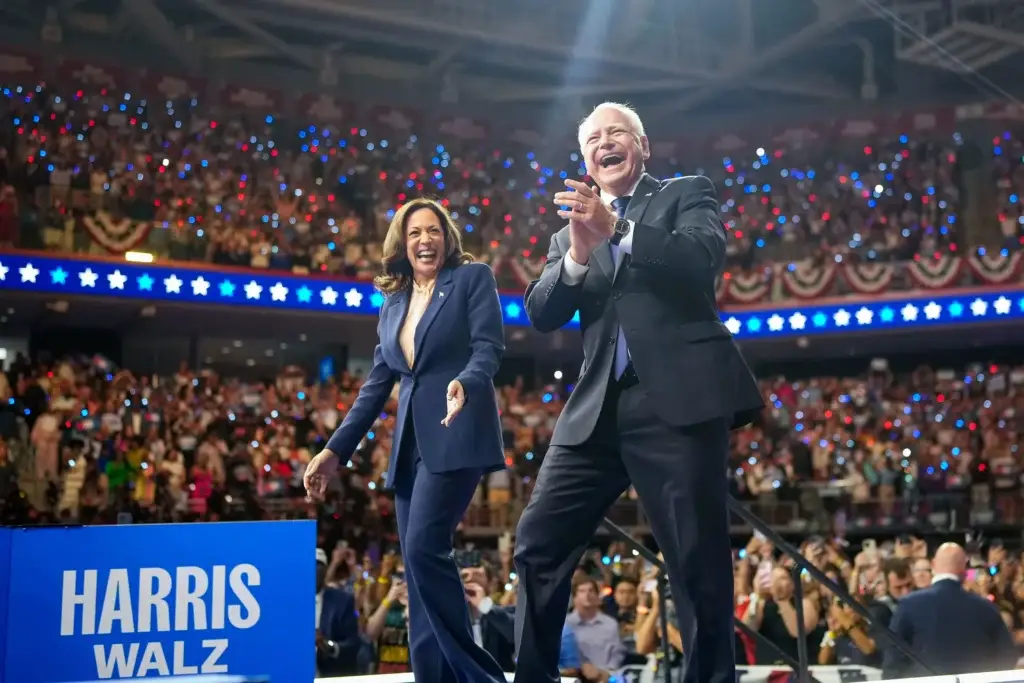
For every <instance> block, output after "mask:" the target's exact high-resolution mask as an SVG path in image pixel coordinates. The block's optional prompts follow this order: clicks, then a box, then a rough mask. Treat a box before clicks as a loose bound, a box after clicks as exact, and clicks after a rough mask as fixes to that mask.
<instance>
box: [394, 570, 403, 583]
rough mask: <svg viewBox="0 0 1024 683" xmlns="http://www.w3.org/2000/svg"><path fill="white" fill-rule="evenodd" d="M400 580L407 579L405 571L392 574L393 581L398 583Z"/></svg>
mask: <svg viewBox="0 0 1024 683" xmlns="http://www.w3.org/2000/svg"><path fill="white" fill-rule="evenodd" d="M398 581H405V572H395V573H394V574H392V575H391V583H397V582H398Z"/></svg>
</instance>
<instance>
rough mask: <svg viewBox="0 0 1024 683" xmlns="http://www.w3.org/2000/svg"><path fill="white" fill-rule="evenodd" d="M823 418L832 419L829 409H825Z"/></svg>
mask: <svg viewBox="0 0 1024 683" xmlns="http://www.w3.org/2000/svg"><path fill="white" fill-rule="evenodd" d="M825 418H826V419H828V420H831V419H832V411H831V410H826V411H825Z"/></svg>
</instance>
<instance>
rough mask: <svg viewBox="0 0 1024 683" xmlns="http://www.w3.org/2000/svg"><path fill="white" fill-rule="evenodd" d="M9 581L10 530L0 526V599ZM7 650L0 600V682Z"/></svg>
mask: <svg viewBox="0 0 1024 683" xmlns="http://www.w3.org/2000/svg"><path fill="white" fill-rule="evenodd" d="M10 583H11V530H10V529H8V528H6V527H0V601H6V600H7V596H8V594H9V593H10ZM6 652H7V610H6V609H4V607H3V602H0V683H3V682H4V680H9V679H5V678H4V671H3V663H4V662H5V661H6V660H5V659H4V655H5V654H6Z"/></svg>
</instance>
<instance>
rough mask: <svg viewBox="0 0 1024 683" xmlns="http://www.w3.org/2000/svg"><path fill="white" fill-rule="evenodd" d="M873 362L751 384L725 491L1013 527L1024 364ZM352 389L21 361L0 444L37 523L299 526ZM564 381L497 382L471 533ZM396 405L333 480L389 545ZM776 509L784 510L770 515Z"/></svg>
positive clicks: (495, 519)
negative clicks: (846, 370)
mask: <svg viewBox="0 0 1024 683" xmlns="http://www.w3.org/2000/svg"><path fill="white" fill-rule="evenodd" d="M873 368H874V369H873V370H871V371H869V372H866V373H865V374H863V375H859V376H850V377H818V378H804V379H787V378H784V377H775V378H764V379H762V380H761V382H760V386H761V390H762V393H763V395H764V397H765V399H766V401H767V402H768V403H769V407H768V408H767V409H766V410H765V412H764V413H763V415H762V417H761V419H759V420H758V421H757V422H756V423H755V424H753V425H751V426H750V427H747V428H745V429H742V430H739V431H737V432H735V433H734V434H733V443H732V448H731V458H732V461H731V464H730V472H729V475H730V478H731V482H732V488H733V493H734V495H736V496H737V497H738V498H740V499H742V500H746V501H751V502H755V503H756V504H757V505H758V510H759V512H761V513H762V514H764V515H765V516H766V517H769V518H770V519H771V521H773V522H775V523H778V524H780V525H781V526H786V525H789V524H792V523H794V522H796V523H798V524H803V525H806V526H805V527H804V528H805V529H807V530H809V531H818V532H821V533H827V532H829V531H831V530H832V528H833V527H834V526H835V525H839V527H840V528H858V527H866V526H875V525H898V524H899V523H901V522H902V521H903V520H905V519H906V518H907V517H912V516H914V515H915V514H918V513H922V512H924V513H933V512H935V513H942V512H944V513H947V514H948V513H950V512H952V511H954V510H955V511H956V512H957V513H958V514H959V515H960V516H961V519H965V520H977V521H978V522H985V521H991V520H992V519H994V518H997V517H998V519H999V520H1001V521H1007V522H1012V521H1014V520H1019V519H1020V518H1021V515H1022V513H1024V506H1022V505H1021V503H1020V502H1019V498H1020V476H1021V459H1020V455H1019V453H1018V445H1017V441H1018V439H1017V435H1018V433H1019V432H1020V430H1021V429H1022V425H1020V423H1019V420H1020V418H1019V415H1020V414H1022V411H1024V404H1022V400H1024V393H1022V392H1021V391H1020V387H1021V385H1022V384H1024V368H1020V367H1008V366H999V365H988V366H983V365H980V364H972V365H970V366H968V367H966V368H958V369H956V370H955V371H954V370H953V369H943V368H938V369H936V368H931V367H928V366H921V367H920V368H918V369H917V370H916V371H914V372H913V373H910V374H907V375H897V374H894V373H893V372H891V371H890V370H889V369H888V368H886V367H884V366H880V365H878V364H877V362H876V364H875V365H873ZM360 381H361V380H360V379H358V378H355V377H352V376H351V375H349V374H348V373H343V374H342V375H341V376H340V377H338V378H337V379H336V380H334V379H332V380H330V381H327V382H320V381H318V380H312V379H310V378H309V377H308V376H307V375H306V374H305V372H304V371H303V370H301V369H300V368H297V367H294V366H291V367H288V368H285V369H284V370H282V371H281V372H280V374H279V375H278V376H277V377H274V378H271V379H269V380H267V381H266V382H262V383H260V382H242V381H240V380H238V379H231V378H223V377H220V376H218V375H217V374H216V373H215V372H213V371H212V370H209V369H205V370H193V369H190V368H188V367H186V366H185V365H184V364H183V365H182V367H181V368H180V369H179V371H178V372H177V373H176V374H175V375H174V376H172V377H164V378H161V377H155V376H153V377H150V376H144V375H135V374H133V373H132V372H131V371H130V370H117V369H114V368H112V367H111V366H110V363H109V362H108V361H106V360H103V359H96V358H80V359H73V358H63V359H57V360H54V361H52V362H35V363H32V362H29V361H28V360H27V359H25V358H23V357H19V358H18V359H17V360H15V361H14V362H13V363H12V364H11V366H10V370H9V372H8V373H7V375H6V380H3V381H0V436H2V437H3V438H4V439H5V440H6V441H7V443H8V449H15V450H18V449H20V450H19V452H25V453H28V446H29V445H30V446H31V454H30V455H29V456H27V457H28V458H30V459H31V462H29V461H28V460H23V462H22V463H21V467H20V469H15V470H12V473H13V474H16V475H18V476H20V477H22V481H23V483H24V485H25V488H26V489H28V490H29V491H31V492H32V495H31V496H30V497H29V499H27V501H26V502H28V503H31V504H32V506H31V507H32V510H33V514H47V515H56V516H58V517H63V518H67V517H68V516H71V517H74V518H76V519H80V520H82V521H87V522H92V521H96V522H112V521H115V519H116V516H117V514H119V513H124V512H126V511H129V510H130V511H131V512H132V514H133V515H134V516H135V517H136V518H137V519H139V520H140V521H144V520H167V519H181V518H204V519H221V518H238V517H241V518H247V517H251V516H253V515H257V516H259V515H264V514H271V515H274V516H285V517H288V516H293V515H305V514H306V509H305V507H304V505H303V502H302V501H303V499H304V489H303V486H302V476H303V473H304V466H305V463H306V462H308V460H309V458H310V457H311V456H312V455H315V454H316V453H317V452H319V450H320V449H321V448H322V447H323V445H324V444H325V443H326V440H327V439H328V437H329V436H330V435H331V434H332V433H333V431H334V429H335V428H336V427H337V425H339V424H340V422H341V420H342V419H343V418H344V415H345V412H346V410H347V407H348V406H351V404H352V401H353V400H354V398H355V396H356V394H357V393H358V389H359V386H360ZM569 382H571V380H570V379H568V378H567V379H564V380H559V381H558V382H557V383H556V384H550V385H544V386H537V387H527V383H526V382H525V381H524V380H523V379H519V380H517V381H516V382H514V383H513V384H510V385H507V386H502V387H499V388H498V390H497V393H498V399H499V406H500V409H501V412H502V423H503V424H502V427H503V431H504V441H505V455H506V462H507V464H508V465H509V467H510V469H509V470H508V471H507V472H506V471H501V472H496V473H492V474H491V475H488V477H486V478H485V480H484V481H483V483H482V485H481V487H480V491H479V492H478V495H477V497H476V499H475V501H474V502H475V504H474V505H473V506H472V508H471V510H470V513H469V515H468V517H467V519H466V522H465V523H466V524H467V525H471V526H474V527H486V528H492V529H498V530H503V529H506V528H509V527H510V525H513V524H514V523H515V520H516V518H517V516H518V513H519V512H520V511H521V509H522V507H523V506H524V504H525V502H526V500H528V498H529V493H530V488H531V485H532V482H533V477H534V476H535V474H536V472H537V470H538V468H539V467H540V463H541V462H542V460H543V456H544V452H545V450H546V447H547V443H548V441H549V439H550V437H551V433H552V429H553V427H554V423H555V420H556V418H557V417H558V415H559V411H560V410H561V407H562V405H563V404H564V399H565V397H566V393H567V391H568V383H569ZM395 408H396V404H395V403H394V402H392V403H390V404H389V405H388V406H387V408H386V412H385V414H384V415H382V417H381V418H380V419H379V420H378V421H377V423H376V424H375V425H374V427H373V429H372V431H371V432H370V434H369V436H368V438H367V440H366V441H365V443H364V444H363V446H362V447H361V448H360V450H359V451H358V453H357V454H356V456H355V457H354V458H353V460H352V462H350V463H348V469H347V470H346V472H347V477H346V478H345V479H344V480H343V481H341V482H339V486H340V487H341V488H339V489H338V491H337V492H336V494H337V497H338V499H339V500H343V501H344V505H345V506H346V508H347V512H348V513H349V514H346V515H344V520H345V523H346V524H350V525H351V526H352V533H355V532H356V531H357V530H359V529H362V530H363V533H366V534H371V535H380V534H381V533H383V534H385V535H390V534H393V531H394V530H393V528H391V526H389V525H388V524H386V523H385V522H386V520H389V519H390V513H391V506H390V503H389V499H388V497H387V495H386V494H385V493H384V492H383V490H382V488H383V477H384V475H385V471H386V469H387V465H388V454H389V453H390V450H391V435H392V430H393V428H394V420H395V417H394V415H395ZM21 437H24V438H21ZM823 493H825V495H822V494H823ZM631 495H632V494H631V493H630V492H627V493H626V494H625V497H626V498H629V497H630V496H631ZM823 501H824V502H823ZM626 503H628V501H624V504H626ZM247 505H249V506H251V507H249V508H247V507H246V506H247ZM773 506H775V507H778V508H779V509H780V510H790V511H791V512H790V514H789V515H788V516H787V515H781V514H780V515H776V516H774V517H773V515H772V514H771V511H772V507H773ZM353 512H355V513H356V515H355V516H353V515H352V514H351V513H353ZM10 514H13V512H12V513H10ZM347 540H349V541H350V542H352V543H353V545H354V546H355V545H356V544H357V540H358V539H356V538H355V537H350V538H348V539H347Z"/></svg>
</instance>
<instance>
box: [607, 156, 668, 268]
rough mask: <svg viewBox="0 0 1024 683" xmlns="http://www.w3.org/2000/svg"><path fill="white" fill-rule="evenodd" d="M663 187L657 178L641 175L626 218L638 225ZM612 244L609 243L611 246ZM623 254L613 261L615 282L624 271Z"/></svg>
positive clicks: (609, 252)
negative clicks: (652, 199) (653, 198)
mask: <svg viewBox="0 0 1024 683" xmlns="http://www.w3.org/2000/svg"><path fill="white" fill-rule="evenodd" d="M660 189H661V183H659V182H658V180H657V178H655V177H654V176H652V175H649V174H647V173H644V174H643V175H642V176H640V183H639V184H638V185H637V186H636V192H635V193H634V194H633V198H632V199H630V200H629V206H628V207H626V216H625V218H626V220H627V221H633V224H634V225H636V224H638V223H640V222H642V221H643V219H644V214H645V213H647V207H648V206H649V205H650V203H651V198H652V197H654V195H655V193H656V192H657V191H658V190H660ZM610 246H611V245H609V247H610ZM607 251H608V258H609V260H611V249H610V248H609V249H608V250H607ZM623 256H624V255H623V254H619V258H618V260H617V262H615V261H613V262H612V268H611V272H612V273H614V276H613V277H612V281H613V282H614V281H615V280H616V279H618V277H619V273H621V272H622V262H623V260H624V259H623Z"/></svg>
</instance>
